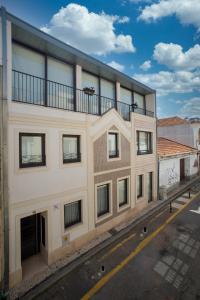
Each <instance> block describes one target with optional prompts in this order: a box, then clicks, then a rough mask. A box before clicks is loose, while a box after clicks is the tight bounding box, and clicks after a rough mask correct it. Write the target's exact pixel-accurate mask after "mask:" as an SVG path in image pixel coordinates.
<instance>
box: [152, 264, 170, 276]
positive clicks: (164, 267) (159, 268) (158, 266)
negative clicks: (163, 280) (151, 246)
mask: <svg viewBox="0 0 200 300" xmlns="http://www.w3.org/2000/svg"><path fill="white" fill-rule="evenodd" d="M168 269H169V267H168V266H167V265H166V264H164V263H163V262H162V261H159V262H158V263H157V264H156V265H155V267H154V271H156V272H157V273H158V274H160V275H161V276H165V274H166V273H167V271H168Z"/></svg>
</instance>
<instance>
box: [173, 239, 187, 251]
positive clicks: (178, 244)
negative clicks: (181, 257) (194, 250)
mask: <svg viewBox="0 0 200 300" xmlns="http://www.w3.org/2000/svg"><path fill="white" fill-rule="evenodd" d="M172 245H173V246H174V247H175V248H177V249H178V250H183V248H184V247H185V244H184V243H183V242H181V241H179V240H175V241H174V242H173V244H172Z"/></svg>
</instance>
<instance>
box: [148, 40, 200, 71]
mask: <svg viewBox="0 0 200 300" xmlns="http://www.w3.org/2000/svg"><path fill="white" fill-rule="evenodd" d="M153 57H154V59H155V60H156V61H157V62H158V63H160V64H163V65H166V66H167V67H168V68H170V69H175V70H194V69H196V68H198V67H200V45H198V44H196V45H195V46H194V47H192V48H190V49H189V50H188V51H186V52H183V48H182V47H181V46H180V45H178V44H173V43H170V44H167V43H158V44H157V45H156V46H155V48H154V54H153Z"/></svg>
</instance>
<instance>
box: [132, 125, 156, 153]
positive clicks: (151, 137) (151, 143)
mask: <svg viewBox="0 0 200 300" xmlns="http://www.w3.org/2000/svg"><path fill="white" fill-rule="evenodd" d="M141 132H142V133H145V134H147V141H148V140H150V144H149V145H148V142H147V147H148V149H147V150H140V137H139V136H140V133H141ZM148 136H150V139H149V138H148ZM136 138H137V143H136V145H137V155H146V154H152V153H153V141H152V139H153V133H152V132H151V131H143V130H137V132H136Z"/></svg>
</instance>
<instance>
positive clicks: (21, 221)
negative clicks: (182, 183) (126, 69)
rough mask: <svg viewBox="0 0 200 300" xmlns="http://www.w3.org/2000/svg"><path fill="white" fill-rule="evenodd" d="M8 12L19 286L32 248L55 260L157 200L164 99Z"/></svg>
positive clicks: (12, 228) (12, 222) (13, 261)
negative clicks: (159, 111)
mask: <svg viewBox="0 0 200 300" xmlns="http://www.w3.org/2000/svg"><path fill="white" fill-rule="evenodd" d="M5 14H6V20H1V23H0V24H1V30H0V32H1V33H2V34H1V39H2V36H4V39H5V37H6V43H7V53H6V60H7V66H6V71H7V78H6V79H7V80H6V82H7V104H8V131H7V137H8V190H9V199H8V202H9V244H10V246H9V275H10V286H14V285H16V284H17V283H18V282H20V281H21V280H22V279H23V277H24V265H25V264H27V262H28V260H29V259H30V258H32V257H34V256H36V255H39V256H40V258H41V259H42V260H43V262H44V263H45V264H51V263H53V262H54V261H56V260H57V259H59V258H61V257H63V256H65V255H66V254H68V253H71V252H73V251H74V250H76V249H78V248H80V247H81V246H83V245H84V244H85V243H87V242H89V241H90V240H92V239H93V238H95V237H97V236H98V235H100V234H101V233H103V232H106V231H108V230H109V229H111V228H112V227H113V226H115V225H117V224H119V223H120V222H122V221H125V220H127V219H130V218H132V217H133V216H134V215H135V214H136V213H137V212H138V211H139V210H141V209H143V208H144V207H146V206H147V205H148V203H149V202H151V201H156V199H157V155H156V109H155V107H156V103H155V91H154V90H152V89H150V88H148V87H146V86H144V85H142V84H140V83H138V82H136V81H135V80H133V79H132V78H129V77H128V76H126V75H124V74H122V73H120V72H118V71H117V70H114V69H112V68H111V67H109V66H107V65H105V64H103V63H101V62H99V61H97V60H95V59H93V58H92V57H90V56H87V55H86V54H84V53H82V52H80V51H78V50H77V49H74V48H72V47H70V46H68V45H66V44H64V43H62V42H61V41H58V40H56V39H54V38H53V37H51V36H49V35H47V34H45V33H43V32H42V31H40V30H38V29H36V28H34V27H32V26H31V25H29V24H27V23H25V22H23V21H22V20H19V19H18V18H16V17H14V16H12V15H10V14H9V13H5ZM2 22H4V23H5V24H6V26H2V25H3V24H2ZM5 24H4V25H5ZM3 28H6V29H4V30H6V32H4V33H3ZM3 42H5V40H4V41H3ZM1 56H2V53H1V52H0V62H1V63H2V62H3V58H1Z"/></svg>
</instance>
